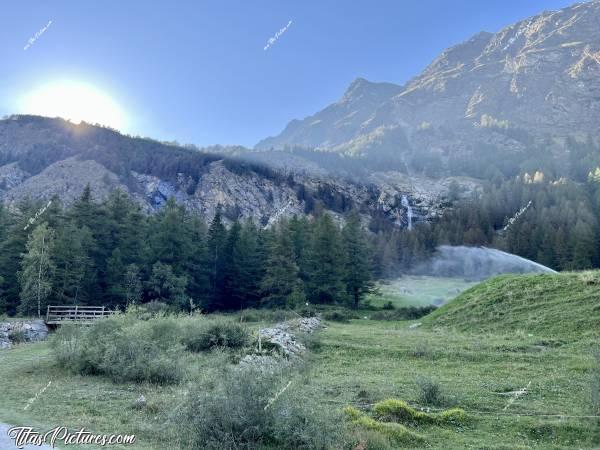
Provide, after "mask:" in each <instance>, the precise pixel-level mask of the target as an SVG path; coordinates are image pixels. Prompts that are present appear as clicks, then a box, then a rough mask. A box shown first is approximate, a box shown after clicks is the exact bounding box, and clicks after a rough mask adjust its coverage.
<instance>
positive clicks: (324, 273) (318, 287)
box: [306, 214, 346, 303]
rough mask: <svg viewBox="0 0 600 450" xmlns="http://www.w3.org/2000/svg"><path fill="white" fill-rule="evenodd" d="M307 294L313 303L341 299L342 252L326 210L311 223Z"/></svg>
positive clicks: (343, 286)
mask: <svg viewBox="0 0 600 450" xmlns="http://www.w3.org/2000/svg"><path fill="white" fill-rule="evenodd" d="M308 260H309V265H308V274H307V275H308V280H307V283H306V289H307V297H308V298H309V300H310V301H311V302H314V303H335V302H341V301H344V300H345V297H346V295H345V294H346V288H345V285H344V281H343V277H344V273H343V267H344V261H343V252H342V248H341V243H340V233H339V230H338V228H337V226H336V225H335V224H334V223H333V220H332V218H331V216H329V214H323V215H321V216H320V217H319V218H318V219H317V221H316V223H315V226H314V231H313V237H312V242H311V246H310V253H309V255H308Z"/></svg>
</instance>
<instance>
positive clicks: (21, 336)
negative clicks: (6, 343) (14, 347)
mask: <svg viewBox="0 0 600 450" xmlns="http://www.w3.org/2000/svg"><path fill="white" fill-rule="evenodd" d="M8 339H9V340H10V341H11V342H12V343H13V344H22V343H23V342H25V341H27V334H26V333H25V331H23V330H13V331H11V332H10V333H8Z"/></svg>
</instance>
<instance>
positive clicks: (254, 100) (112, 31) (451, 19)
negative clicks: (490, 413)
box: [0, 0, 572, 146]
mask: <svg viewBox="0 0 600 450" xmlns="http://www.w3.org/2000/svg"><path fill="white" fill-rule="evenodd" d="M571 3H572V2H571V1H564V0H527V1H523V0H486V1H480V0H418V1H417V0H347V1H341V0H337V1H336V0H296V1H288V0H278V1H270V0H253V1H248V0H246V1H243V0H236V1H232V0H213V1H205V0H196V1H170V2H167V1H157V0H143V1H142V0H127V1H122V0H121V1H113V0H103V1H102V2H92V1H90V0H88V1H81V0H78V1H61V0H54V1H52V2H49V1H44V0H28V1H26V2H9V1H8V0H1V13H0V116H3V115H7V114H12V113H38V114H41V113H43V114H45V115H53V114H54V115H56V110H57V108H59V110H60V111H64V110H65V109H64V108H67V107H68V108H75V110H76V111H77V112H81V114H82V117H84V118H87V117H91V118H92V119H94V120H96V121H97V122H101V123H107V124H108V125H112V126H114V127H116V128H119V129H120V130H121V131H123V132H125V133H128V134H132V135H140V136H147V137H152V138H155V139H160V140H165V141H173V140H177V141H178V142H180V143H182V144H184V143H190V144H196V145H199V146H205V145H212V144H222V145H229V144H238V145H245V146H253V145H254V144H256V143H257V142H258V141H259V140H260V139H262V138H265V137H267V136H271V135H275V134H278V133H279V132H280V131H281V130H282V129H283V128H284V127H285V125H286V124H287V123H288V122H289V121H290V120H292V119H295V118H298V119H301V118H304V117H306V116H308V115H311V114H313V113H315V112H317V111H318V110H320V109H322V108H324V107H325V106H327V105H328V104H330V103H332V102H334V101H336V100H338V99H339V98H340V97H341V96H342V95H343V93H344V91H345V90H346V88H347V87H348V85H349V84H350V83H351V82H352V81H353V80H354V79H356V78H358V77H363V78H366V79H368V80H371V81H388V82H394V83H398V84H402V83H405V82H406V81H408V80H409V79H410V78H412V77H413V76H415V75H417V74H418V73H419V72H420V71H421V70H423V69H424V68H425V67H426V66H427V64H429V62H431V60H432V59H433V58H435V57H436V56H437V55H438V54H439V53H440V52H441V51H443V50H444V49H445V48H447V47H449V46H452V45H455V44H457V43H459V42H462V41H464V40H466V39H468V38H469V37H471V36H472V35H473V34H475V33H477V32H479V31H482V30H485V31H490V32H494V31H498V30H500V29H501V28H503V27H504V26H506V25H510V24H512V23H514V22H516V21H518V20H521V19H524V18H526V17H529V16H531V15H534V14H537V13H539V12H541V11H544V10H555V9H560V8H562V7H565V6H568V5H569V4H571ZM290 21H291V24H290ZM286 27H287V28H286ZM284 28H285V30H283V29H284ZM280 30H282V32H280ZM278 32H279V35H278V36H276V35H277V34H278ZM275 37H276V40H275V41H274V42H271V44H270V45H269V46H268V48H267V49H266V50H265V46H267V45H268V44H269V39H270V38H275ZM26 47H27V48H26ZM60 108H63V109H60ZM72 110H73V109H68V111H72ZM75 115H76V113H73V117H72V118H73V119H74V120H76V119H77V117H75ZM88 121H90V120H88ZM111 121H112V122H111Z"/></svg>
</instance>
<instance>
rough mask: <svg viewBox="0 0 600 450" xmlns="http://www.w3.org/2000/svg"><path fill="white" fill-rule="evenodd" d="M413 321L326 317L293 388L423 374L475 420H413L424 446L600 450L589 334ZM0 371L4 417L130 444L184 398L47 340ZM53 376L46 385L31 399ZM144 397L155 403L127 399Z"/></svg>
mask: <svg viewBox="0 0 600 450" xmlns="http://www.w3.org/2000/svg"><path fill="white" fill-rule="evenodd" d="M409 325H410V322H381V321H379V322H371V321H368V320H354V321H352V322H350V323H329V324H328V328H327V329H325V330H323V331H321V332H320V343H319V344H318V345H317V346H316V347H315V349H314V350H313V353H312V354H311V356H310V359H311V361H310V363H309V364H308V366H307V367H308V368H307V370H306V371H304V372H303V373H302V374H301V375H299V380H298V382H297V383H294V389H299V390H302V391H303V394H304V395H306V396H307V397H312V398H314V400H315V401H316V402H317V404H318V405H319V407H320V408H321V409H323V410H324V411H330V410H335V409H338V410H339V409H341V408H343V407H344V406H347V405H354V406H356V407H358V408H368V407H369V406H370V405H372V404H373V403H374V402H377V401H380V400H383V399H386V398H398V399H402V400H406V401H407V402H409V403H410V404H411V405H413V406H417V407H418V406H421V405H420V404H419V403H420V398H419V386H418V384H417V380H418V379H421V380H422V379H430V380H431V381H433V382H434V383H438V384H439V386H440V387H441V389H442V392H443V395H444V397H445V399H446V404H445V405H442V406H443V407H448V406H451V405H456V406H459V407H461V408H463V409H464V410H465V411H466V412H467V414H468V416H469V418H470V422H469V423H468V424H467V425H465V426H461V427H441V426H436V425H420V426H409V428H411V429H414V430H415V431H416V432H418V433H419V434H421V435H423V436H424V437H425V439H426V442H425V444H424V445H423V447H425V448H439V449H463V448H467V449H468V448H471V449H483V448H485V449H521V448H522V449H525V448H539V449H573V448H580V449H593V448H600V419H598V418H595V419H594V418H590V417H584V416H589V415H591V412H590V411H591V384H590V379H591V376H590V371H591V369H592V367H593V364H594V362H593V358H592V353H591V351H592V342H583V341H580V342H578V343H565V342H562V341H559V340H552V339H547V338H546V339H544V338H541V337H538V336H532V335H529V334H526V333H519V332H517V333H513V334H511V335H487V334H486V335H476V334H472V335H471V334H465V333H454V332H450V331H447V330H443V331H441V330H438V331H436V330H424V329H421V328H409ZM210 357H211V356H210V355H207V356H199V359H198V361H197V367H198V370H199V371H201V370H203V369H202V367H210V364H207V361H208V360H207V359H205V360H202V358H210ZM221 360H222V359H221ZM207 370H210V369H207ZM198 373H200V372H198ZM0 380H2V382H1V383H0V399H1V402H0V421H2V422H6V423H11V424H19V425H32V426H36V427H38V428H40V429H42V430H49V429H51V428H53V427H55V426H58V425H66V426H69V427H73V428H79V427H86V428H87V429H88V430H91V431H94V432H99V433H100V432H101V433H109V434H110V433H114V432H118V433H122V434H136V435H137V437H138V443H137V444H136V445H135V446H134V447H128V448H135V449H162V448H173V447H172V446H171V445H170V444H171V443H172V438H173V436H172V435H171V434H170V433H171V431H170V430H169V429H168V426H167V425H166V420H167V418H168V416H169V414H170V411H174V410H176V409H177V406H178V404H179V403H180V401H181V399H182V398H183V395H184V392H185V388H184V387H183V386H172V387H160V386H158V387H157V386H152V385H147V384H144V385H138V384H133V383H130V384H114V383H112V382H110V381H109V380H107V379H104V378H101V377H83V376H73V375H66V374H65V373H64V372H63V371H61V370H59V369H58V368H56V367H55V366H54V364H53V363H52V358H51V352H50V349H49V346H48V344H47V343H37V344H25V345H19V346H16V347H14V348H13V349H11V350H5V351H0ZM49 381H52V384H51V386H50V387H49V388H48V389H47V390H46V391H44V392H43V393H42V394H41V395H39V396H38V397H37V398H35V397H36V394H37V393H39V392H40V391H41V390H42V389H43V388H44V386H46V385H47V384H48V382H49ZM526 386H529V389H528V393H527V394H525V395H523V396H521V397H519V398H518V399H516V400H514V402H512V403H511V401H510V399H511V398H512V397H513V395H505V394H506V393H507V392H513V391H517V390H519V389H521V388H523V387H526ZM140 394H143V395H144V396H145V397H146V399H147V402H148V404H149V405H152V408H146V409H145V410H143V411H138V410H135V409H133V408H132V407H131V405H132V404H133V403H134V402H135V400H136V399H137V398H138V397H139V396H140ZM32 398H35V400H34V401H33V402H32V404H31V406H30V407H29V408H28V409H25V407H26V405H27V404H28V400H29V399H32ZM69 448H71V447H69ZM75 448H76V447H75ZM81 448H87V449H91V448H93V447H92V446H85V447H81ZM111 448H126V447H111Z"/></svg>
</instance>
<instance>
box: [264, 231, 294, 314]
mask: <svg viewBox="0 0 600 450" xmlns="http://www.w3.org/2000/svg"><path fill="white" fill-rule="evenodd" d="M294 260H295V256H294V250H293V246H292V241H291V239H290V236H289V233H288V232H287V230H286V229H285V227H280V229H279V230H278V231H277V232H276V236H275V238H274V240H273V241H272V243H271V246H270V248H269V256H268V258H267V261H266V273H265V277H264V278H263V280H262V283H261V287H262V292H263V299H262V303H263V304H264V305H267V306H270V307H274V306H276V307H280V308H285V307H290V306H297V305H296V304H292V302H299V301H302V300H303V299H304V296H303V294H302V282H301V280H300V278H299V277H298V266H297V265H296V263H295V262H294Z"/></svg>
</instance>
